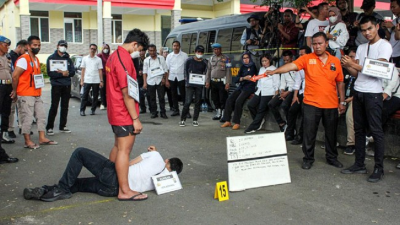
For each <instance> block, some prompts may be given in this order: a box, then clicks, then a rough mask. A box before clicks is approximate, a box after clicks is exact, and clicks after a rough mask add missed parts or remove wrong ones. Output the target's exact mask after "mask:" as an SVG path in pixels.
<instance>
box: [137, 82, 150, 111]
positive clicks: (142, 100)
mask: <svg viewBox="0 0 400 225" xmlns="http://www.w3.org/2000/svg"><path fill="white" fill-rule="evenodd" d="M139 87H140V89H139V101H140V102H139V106H140V110H141V111H146V99H147V104H148V105H149V108H150V95H149V94H147V90H145V89H143V84H142V85H140V84H139Z"/></svg>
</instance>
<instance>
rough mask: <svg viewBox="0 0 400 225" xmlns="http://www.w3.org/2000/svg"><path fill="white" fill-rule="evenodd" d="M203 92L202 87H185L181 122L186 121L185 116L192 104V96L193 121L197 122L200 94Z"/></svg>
mask: <svg viewBox="0 0 400 225" xmlns="http://www.w3.org/2000/svg"><path fill="white" fill-rule="evenodd" d="M202 92H203V87H191V86H189V87H186V97H185V105H184V106H183V109H182V114H181V120H182V121H185V120H186V115H187V114H188V113H189V107H190V104H191V103H192V99H193V95H194V114H193V121H197V120H198V119H199V113H200V105H201V94H202Z"/></svg>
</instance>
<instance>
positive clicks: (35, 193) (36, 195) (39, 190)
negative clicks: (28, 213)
mask: <svg viewBox="0 0 400 225" xmlns="http://www.w3.org/2000/svg"><path fill="white" fill-rule="evenodd" d="M44 193H45V189H44V188H43V187H36V188H25V189H24V198H25V199H26V200H31V199H35V200H40V198H41V197H42V196H43V194H44Z"/></svg>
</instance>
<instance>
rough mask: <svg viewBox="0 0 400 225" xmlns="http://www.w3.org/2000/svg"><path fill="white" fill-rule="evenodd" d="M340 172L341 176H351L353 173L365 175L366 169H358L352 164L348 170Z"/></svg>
mask: <svg viewBox="0 0 400 225" xmlns="http://www.w3.org/2000/svg"><path fill="white" fill-rule="evenodd" d="M340 172H341V173H343V174H353V173H357V174H364V173H367V169H366V168H365V166H363V167H359V166H357V165H356V164H354V165H352V166H350V167H349V168H347V169H344V170H342V171H340Z"/></svg>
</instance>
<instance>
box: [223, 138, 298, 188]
mask: <svg viewBox="0 0 400 225" xmlns="http://www.w3.org/2000/svg"><path fill="white" fill-rule="evenodd" d="M226 142H227V157H228V179H229V191H243V190H246V189H249V188H256V187H263V186H270V185H277V184H285V183H290V182H291V178H290V171H289V162H288V157H287V150H286V141H285V136H284V134H283V133H270V134H260V135H248V136H237V137H227V138H226Z"/></svg>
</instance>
